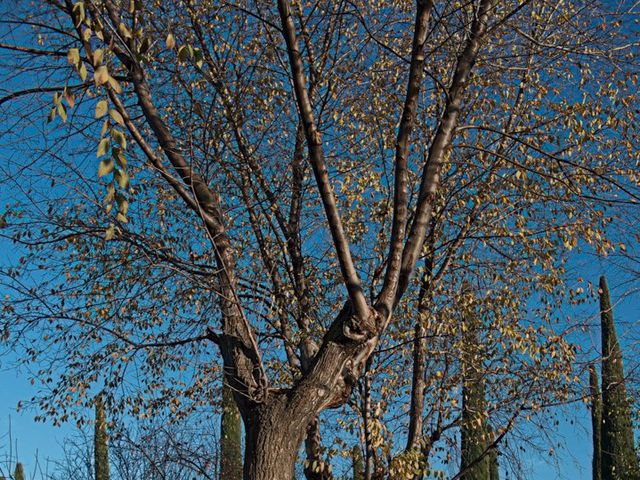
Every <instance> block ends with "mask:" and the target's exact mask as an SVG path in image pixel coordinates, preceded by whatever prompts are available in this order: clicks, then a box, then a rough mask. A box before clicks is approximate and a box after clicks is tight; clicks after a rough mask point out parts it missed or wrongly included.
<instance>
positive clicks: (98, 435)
mask: <svg viewBox="0 0 640 480" xmlns="http://www.w3.org/2000/svg"><path fill="white" fill-rule="evenodd" d="M95 416H96V418H95V421H96V424H95V430H94V435H93V455H94V462H93V468H94V473H95V477H94V478H95V480H109V447H108V445H107V442H108V435H107V420H106V415H105V413H104V403H103V402H102V396H100V395H99V396H98V397H96V401H95Z"/></svg>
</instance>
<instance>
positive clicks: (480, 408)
mask: <svg viewBox="0 0 640 480" xmlns="http://www.w3.org/2000/svg"><path fill="white" fill-rule="evenodd" d="M463 321H464V324H463V329H464V333H463V341H464V345H463V349H462V423H461V429H460V430H461V432H460V436H461V451H462V455H461V456H462V460H461V465H460V471H461V472H462V475H461V477H460V478H461V479H462V480H489V475H490V455H489V454H487V455H485V456H484V457H483V458H482V459H481V460H479V461H478V458H479V457H481V456H482V455H483V454H484V452H485V450H486V448H487V444H488V429H487V423H486V406H485V399H484V395H485V392H484V378H483V375H482V368H483V362H482V352H481V349H480V347H479V338H478V329H479V327H480V322H479V321H478V319H477V317H476V316H475V315H473V314H468V315H466V316H465V318H464V319H463Z"/></svg>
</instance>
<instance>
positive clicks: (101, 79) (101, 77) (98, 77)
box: [93, 65, 109, 85]
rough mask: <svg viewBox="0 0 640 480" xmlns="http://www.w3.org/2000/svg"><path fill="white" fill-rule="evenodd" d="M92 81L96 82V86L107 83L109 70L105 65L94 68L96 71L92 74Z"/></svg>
mask: <svg viewBox="0 0 640 480" xmlns="http://www.w3.org/2000/svg"><path fill="white" fill-rule="evenodd" d="M93 79H94V81H95V82H96V85H103V84H105V83H107V82H108V81H109V70H107V67H106V66H105V65H102V66H100V67H98V68H96V71H95V72H94V74H93Z"/></svg>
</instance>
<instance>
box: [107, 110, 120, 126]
mask: <svg viewBox="0 0 640 480" xmlns="http://www.w3.org/2000/svg"><path fill="white" fill-rule="evenodd" d="M109 115H111V118H113V121H114V122H116V123H117V124H119V125H122V126H124V118H122V115H120V112H118V111H117V110H116V109H114V108H112V109H111V110H109Z"/></svg>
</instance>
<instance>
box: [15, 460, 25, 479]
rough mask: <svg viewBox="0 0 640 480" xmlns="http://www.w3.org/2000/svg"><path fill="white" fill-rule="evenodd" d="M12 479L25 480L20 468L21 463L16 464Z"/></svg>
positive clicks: (22, 470)
mask: <svg viewBox="0 0 640 480" xmlns="http://www.w3.org/2000/svg"><path fill="white" fill-rule="evenodd" d="M13 478H14V479H15V480H25V476H24V467H23V466H22V463H20V462H18V463H16V469H15V471H14V472H13Z"/></svg>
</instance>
